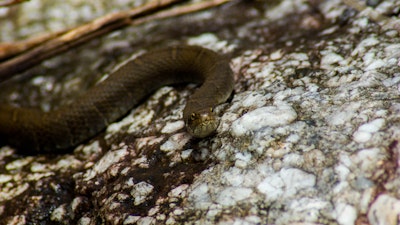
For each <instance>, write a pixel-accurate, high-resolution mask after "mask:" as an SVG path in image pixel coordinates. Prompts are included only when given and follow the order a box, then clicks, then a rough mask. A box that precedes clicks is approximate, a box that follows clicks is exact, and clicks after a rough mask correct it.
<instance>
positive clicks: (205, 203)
mask: <svg viewBox="0 0 400 225" xmlns="http://www.w3.org/2000/svg"><path fill="white" fill-rule="evenodd" d="M40 2H43V3H42V4H44V2H45V1H40ZM40 2H37V1H35V2H34V1H31V2H29V3H26V5H23V6H22V8H21V9H15V10H13V15H14V17H13V19H11V18H10V17H7V16H9V15H8V14H7V15H6V13H5V11H4V10H3V9H2V11H0V16H2V17H1V18H0V21H1V23H0V29H1V31H2V32H0V33H1V36H0V37H1V39H2V40H3V41H9V40H13V39H14V38H15V39H17V38H19V37H24V36H27V35H29V34H30V33H32V32H43V31H46V30H52V29H53V27H57V29H58V27H61V28H64V27H65V26H71V25H76V24H79V23H80V22H82V21H87V20H90V19H91V18H95V17H97V16H100V15H104V14H105V13H106V12H110V11H114V10H118V9H121V8H123V6H124V5H126V4H128V2H132V1H115V2H116V6H115V7H114V6H113V7H109V8H107V7H106V6H107V5H109V4H110V3H104V4H100V3H98V4H97V5H89V4H87V3H80V2H77V1H73V2H72V1H71V2H70V3H64V2H62V3H61V2H59V3H58V2H57V3H55V2H54V4H53V5H48V6H44V5H40V6H39V5H38V4H40ZM138 2H139V1H138ZM369 2H371V1H369ZM57 4H58V5H57ZM370 4H372V3H370ZM28 5H29V6H28ZM121 5H122V6H121ZM24 7H30V8H27V9H26V8H24ZM43 7H45V8H46V10H42V11H44V12H46V13H48V14H41V13H43V12H42V11H40V9H42V8H43ZM374 7H375V10H376V11H378V12H380V13H384V14H385V15H388V16H393V17H392V20H393V21H392V22H396V17H397V15H398V13H399V10H400V1H374ZM70 13H73V14H71V16H66V15H70ZM45 15H47V18H54V19H51V20H49V19H47V20H44V18H45ZM60 15H61V16H60ZM366 15H367V13H366V12H361V13H359V12H357V11H354V10H352V9H351V8H349V7H348V6H346V5H345V4H344V3H343V2H342V1H339V0H326V1H301V0H282V1H268V3H265V2H262V1H245V2H242V3H237V2H232V3H229V4H228V5H225V6H222V7H219V8H218V9H213V10H208V11H206V12H202V13H198V14H194V15H190V16H184V17H180V18H175V19H169V20H164V21H158V22H154V23H149V24H146V25H143V26H140V27H136V28H135V27H131V28H127V29H124V30H122V31H116V32H113V33H112V34H109V35H107V36H105V37H103V38H99V39H96V40H93V41H91V42H90V43H87V44H85V45H83V46H82V47H79V48H78V49H74V50H72V51H70V52H68V53H65V54H62V55H60V56H57V57H54V58H52V59H50V60H47V61H46V62H44V63H43V64H41V65H38V66H37V67H35V68H33V69H31V70H30V71H27V72H25V73H24V74H23V76H22V77H21V78H20V79H18V80H13V81H10V82H8V83H6V84H2V85H0V86H1V88H2V93H1V95H0V99H1V101H8V102H13V103H15V104H19V105H22V106H29V105H31V106H38V107H40V108H42V109H44V110H50V109H52V108H54V107H56V106H57V105H58V104H63V103H66V102H68V101H70V100H71V99H73V96H76V95H79V93H81V92H83V91H84V89H86V88H87V87H90V86H91V85H93V84H94V83H95V82H96V81H97V80H98V79H99V78H101V77H102V76H103V75H104V74H107V73H108V72H109V71H111V70H112V68H114V67H115V66H116V65H118V64H119V63H121V62H122V61H124V60H126V59H128V58H130V57H131V56H132V55H137V54H139V53H141V52H143V51H146V50H149V49H151V48H157V47H161V46H165V45H171V44H179V43H186V44H193V45H201V46H204V47H208V48H210V49H213V50H215V51H218V52H220V53H223V54H226V55H227V57H230V58H231V59H232V60H231V65H232V68H233V69H234V71H235V77H236V86H235V94H234V96H233V98H232V100H231V102H230V103H228V104H225V105H222V106H221V111H223V112H224V114H223V116H222V122H221V125H220V127H219V128H218V132H217V134H216V136H215V137H212V138H208V139H205V140H193V139H191V138H190V136H189V135H188V134H187V133H186V132H185V129H184V124H183V122H182V109H183V107H184V103H185V99H186V97H187V96H188V95H190V93H192V91H193V89H194V88H195V87H194V86H192V85H189V86H184V85H183V86H174V87H165V88H162V89H160V90H158V91H157V92H156V93H155V94H154V95H152V96H150V97H149V99H147V100H146V101H145V102H143V104H141V105H140V106H138V107H137V108H136V109H134V110H133V111H132V112H131V113H130V114H129V115H127V116H126V117H125V118H123V119H122V120H121V121H119V122H117V123H114V124H112V125H111V126H109V127H108V129H107V131H105V132H104V133H103V134H101V135H99V136H98V137H97V138H95V139H93V140H91V141H89V142H88V143H86V144H85V145H81V146H79V147H77V148H76V149H75V150H74V152H73V153H71V154H66V155H55V156H43V155H41V156H20V155H17V154H16V152H15V151H14V150H13V149H11V148H9V147H7V146H5V147H2V148H1V149H0V162H1V163H0V221H5V223H8V224H39V223H40V224H60V223H61V224H343V225H347V224H393V225H395V224H397V223H398V221H399V215H400V200H399V199H400V192H399V188H398V187H399V185H400V177H399V172H400V171H399V168H398V167H399V154H400V144H399V143H398V140H399V138H400V122H399V121H400V114H399V113H400V98H399V90H400V89H399V87H400V68H399V58H400V44H399V43H400V38H399V34H398V31H397V30H395V29H394V28H395V27H396V26H395V25H393V24H392V25H390V23H389V24H387V23H386V24H384V25H383V24H381V23H374V22H372V21H371V20H369V19H368V17H367V16H366ZM18 16H20V17H18ZM67 17H68V19H65V18H67ZM70 20H71V21H70ZM3 21H8V22H6V23H3ZM27 21H29V23H28V22H27ZM21 24H26V27H25V26H24V27H21ZM57 29H54V30H57ZM32 76H35V78H29V77H32Z"/></svg>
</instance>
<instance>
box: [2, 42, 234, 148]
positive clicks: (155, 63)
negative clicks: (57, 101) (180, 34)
mask: <svg viewBox="0 0 400 225" xmlns="http://www.w3.org/2000/svg"><path fill="white" fill-rule="evenodd" d="M188 82H191V83H199V84H201V86H200V87H199V89H198V90H196V91H195V93H194V94H193V95H191V96H190V98H189V99H188V101H187V104H186V107H185V109H184V111H183V119H184V121H185V123H186V126H187V129H188V131H189V132H190V133H191V134H192V135H193V136H195V137H199V138H202V137H206V136H208V135H210V134H212V133H213V132H214V131H215V129H216V128H217V126H218V119H217V118H216V117H215V115H214V114H213V112H212V110H213V108H214V107H215V106H216V105H218V104H221V103H223V102H225V101H226V100H227V99H228V97H229V96H230V94H231V92H232V90H233V84H234V79H233V74H232V70H231V68H230V66H229V62H228V61H227V60H226V59H225V58H224V57H222V56H220V55H219V54H217V53H215V52H213V51H211V50H207V49H205V48H201V47H197V46H175V47H168V48H165V49H161V50H156V51H152V52H149V53H146V54H144V55H142V56H139V57H138V58H136V59H134V60H132V61H130V62H128V63H126V64H125V65H123V66H121V67H120V68H119V69H117V70H116V71H115V72H114V73H112V74H111V75H110V76H109V77H108V78H107V79H106V80H104V81H103V82H101V83H99V84H98V85H96V86H94V87H93V88H91V89H89V90H88V91H87V92H86V93H85V94H83V96H80V97H79V98H78V99H77V100H75V102H73V103H71V104H67V105H63V106H61V107H59V108H58V109H56V110H54V111H50V112H41V111H39V110H34V109H27V108H17V107H12V106H9V105H0V138H1V139H3V141H5V142H6V143H7V144H9V145H11V146H14V147H16V148H17V149H18V150H20V151H21V152H26V153H29V154H31V153H59V152H63V151H64V150H65V149H69V148H71V147H74V146H76V145H78V144H79V143H82V142H83V141H85V140H87V139H89V138H91V137H93V136H94V135H96V134H97V133H99V132H100V131H102V130H103V129H104V128H105V127H107V125H108V124H110V123H112V122H114V121H116V120H117V119H119V118H121V117H122V116H123V115H125V114H126V113H127V112H128V111H129V110H131V109H132V108H133V107H134V106H135V105H137V104H138V103H139V102H140V100H141V99H143V98H144V97H146V96H147V95H149V94H150V93H151V92H153V91H155V90H156V89H158V88H159V87H161V86H164V85H170V84H176V83H188Z"/></svg>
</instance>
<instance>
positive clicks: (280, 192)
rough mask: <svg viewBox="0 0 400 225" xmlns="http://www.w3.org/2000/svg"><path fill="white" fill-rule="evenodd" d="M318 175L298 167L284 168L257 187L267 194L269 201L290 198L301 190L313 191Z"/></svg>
mask: <svg viewBox="0 0 400 225" xmlns="http://www.w3.org/2000/svg"><path fill="white" fill-rule="evenodd" d="M315 182H316V177H315V176H314V175H312V174H308V173H306V172H304V171H301V170H298V169H282V170H281V171H280V172H279V173H276V174H273V175H272V176H269V177H266V178H265V179H264V180H263V181H262V182H261V183H260V184H258V186H257V189H258V191H260V192H261V193H263V194H265V198H266V199H268V201H276V200H278V199H282V198H283V199H285V198H290V197H293V196H294V195H296V194H297V193H299V192H300V191H309V192H310V193H312V191H313V187H314V185H315Z"/></svg>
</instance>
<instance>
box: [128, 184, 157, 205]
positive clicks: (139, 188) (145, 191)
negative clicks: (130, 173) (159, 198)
mask: <svg viewBox="0 0 400 225" xmlns="http://www.w3.org/2000/svg"><path fill="white" fill-rule="evenodd" d="M153 189H154V187H153V185H151V184H148V183H146V182H140V183H137V184H135V185H134V186H133V188H132V190H131V196H132V197H133V198H134V204H135V205H140V204H142V203H143V202H145V201H146V199H147V198H148V195H149V194H150V193H151V192H152V191H153Z"/></svg>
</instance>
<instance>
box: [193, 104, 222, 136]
mask: <svg viewBox="0 0 400 225" xmlns="http://www.w3.org/2000/svg"><path fill="white" fill-rule="evenodd" d="M218 125H219V118H218V117H217V116H216V115H215V113H214V112H213V110H212V108H211V109H210V111H206V112H199V113H196V112H193V113H191V114H190V116H189V118H188V119H187V121H186V127H187V129H188V131H189V133H190V134H191V135H193V137H196V138H204V137H207V136H210V135H211V134H213V133H214V132H215V130H216V129H217V127H218Z"/></svg>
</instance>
